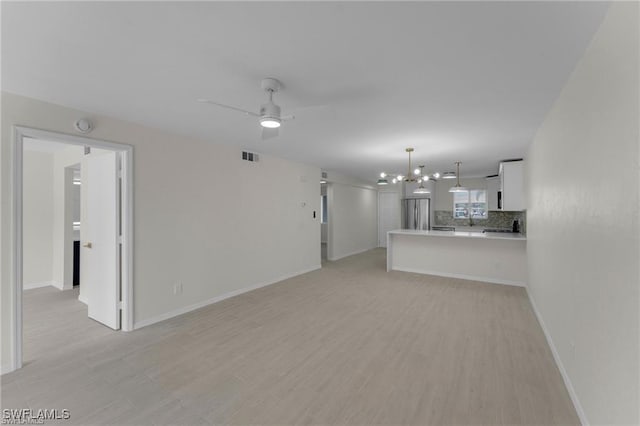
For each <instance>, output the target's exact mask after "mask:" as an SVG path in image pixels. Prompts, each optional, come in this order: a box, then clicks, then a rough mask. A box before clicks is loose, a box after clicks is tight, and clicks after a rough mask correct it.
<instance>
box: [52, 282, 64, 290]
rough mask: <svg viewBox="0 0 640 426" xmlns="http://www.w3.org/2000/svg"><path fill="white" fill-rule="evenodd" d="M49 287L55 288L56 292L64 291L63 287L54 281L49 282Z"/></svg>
mask: <svg viewBox="0 0 640 426" xmlns="http://www.w3.org/2000/svg"><path fill="white" fill-rule="evenodd" d="M51 285H52V286H53V287H55V288H57V289H58V290H64V285H62V284H60V283H57V282H55V281H51Z"/></svg>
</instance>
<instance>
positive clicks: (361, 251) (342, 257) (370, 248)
mask: <svg viewBox="0 0 640 426" xmlns="http://www.w3.org/2000/svg"><path fill="white" fill-rule="evenodd" d="M375 248H378V247H376V246H374V247H369V248H366V249H363V250H356V251H353V252H351V253H347V254H343V255H342V256H338V257H332V258H327V260H330V261H332V262H334V261H336V260H340V259H344V258H345V257H349V256H355V255H356V254H360V253H364V252H365V251H369V250H373V249H375Z"/></svg>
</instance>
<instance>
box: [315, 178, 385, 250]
mask: <svg viewBox="0 0 640 426" xmlns="http://www.w3.org/2000/svg"><path fill="white" fill-rule="evenodd" d="M329 180H330V183H329V184H328V185H327V198H328V204H329V227H328V244H327V257H328V259H329V260H338V259H341V258H343V257H346V256H350V255H352V254H356V253H361V252H363V251H366V250H370V249H372V248H375V247H377V246H378V244H377V239H378V191H377V189H376V188H375V187H374V186H373V185H371V184H369V183H368V182H363V181H361V180H358V179H355V178H353V177H350V176H346V175H342V174H339V173H336V172H329Z"/></svg>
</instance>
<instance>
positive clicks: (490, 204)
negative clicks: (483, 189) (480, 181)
mask: <svg viewBox="0 0 640 426" xmlns="http://www.w3.org/2000/svg"><path fill="white" fill-rule="evenodd" d="M498 192H500V176H492V177H488V178H487V209H488V210H490V211H493V210H500V209H499V208H498Z"/></svg>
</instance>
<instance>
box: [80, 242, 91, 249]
mask: <svg viewBox="0 0 640 426" xmlns="http://www.w3.org/2000/svg"><path fill="white" fill-rule="evenodd" d="M82 247H86V248H91V247H93V245H92V244H91V243H90V242H88V243H84V244H83V245H82Z"/></svg>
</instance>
